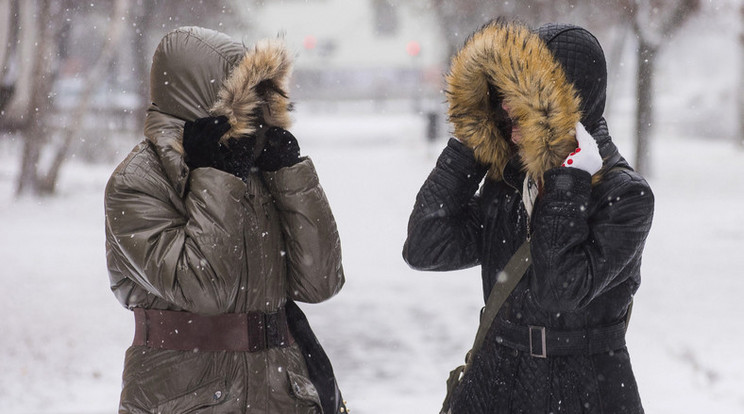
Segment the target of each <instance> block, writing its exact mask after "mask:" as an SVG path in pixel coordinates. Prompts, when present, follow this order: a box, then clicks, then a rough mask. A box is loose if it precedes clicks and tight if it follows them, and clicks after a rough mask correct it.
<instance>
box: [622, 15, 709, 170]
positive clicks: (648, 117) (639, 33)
mask: <svg viewBox="0 0 744 414" xmlns="http://www.w3.org/2000/svg"><path fill="white" fill-rule="evenodd" d="M619 5H620V6H621V7H622V11H623V12H624V13H625V14H626V15H627V16H628V17H629V18H630V21H631V22H632V24H631V27H632V28H633V32H634V33H635V36H636V38H637V39H638V46H637V48H636V105H637V106H636V113H635V143H636V157H635V168H636V169H637V170H638V171H639V172H641V173H642V174H647V175H648V174H650V173H651V171H650V167H651V161H650V160H651V153H650V150H651V148H650V139H651V131H652V127H653V124H654V99H653V98H654V74H655V70H656V58H657V56H658V54H659V51H660V50H661V49H662V48H663V47H664V43H665V42H666V41H667V40H668V39H669V38H671V36H672V35H673V34H674V32H676V31H677V30H678V29H679V28H680V27H682V25H683V24H684V23H685V22H686V21H687V20H688V19H689V18H690V17H691V16H693V15H694V14H695V13H696V12H697V11H698V10H699V9H700V0H651V1H640V0H623V1H621V2H620V3H619Z"/></svg>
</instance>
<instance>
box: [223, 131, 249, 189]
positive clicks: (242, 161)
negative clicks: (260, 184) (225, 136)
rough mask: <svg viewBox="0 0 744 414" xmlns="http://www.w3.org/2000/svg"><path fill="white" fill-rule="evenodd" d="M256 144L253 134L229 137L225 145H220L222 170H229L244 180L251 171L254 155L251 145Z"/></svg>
mask: <svg viewBox="0 0 744 414" xmlns="http://www.w3.org/2000/svg"><path fill="white" fill-rule="evenodd" d="M255 145H256V137H254V136H253V135H244V136H242V137H240V138H231V139H229V140H228V141H227V145H226V146H225V145H223V146H221V147H220V151H221V152H222V153H223V154H224V158H225V166H224V171H225V172H229V173H230V174H233V175H235V176H237V177H240V178H242V179H243V180H245V179H246V178H248V174H250V173H251V168H253V162H254V158H255V155H254V153H253V147H254V146H255Z"/></svg>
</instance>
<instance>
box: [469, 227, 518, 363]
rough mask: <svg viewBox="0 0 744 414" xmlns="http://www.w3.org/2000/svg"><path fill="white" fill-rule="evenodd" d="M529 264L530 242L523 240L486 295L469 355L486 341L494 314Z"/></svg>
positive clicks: (497, 311) (494, 317)
mask: <svg viewBox="0 0 744 414" xmlns="http://www.w3.org/2000/svg"><path fill="white" fill-rule="evenodd" d="M531 263H532V255H531V254H530V242H529V240H525V242H524V243H522V245H521V246H519V249H517V252H516V253H514V255H513V256H512V257H511V259H509V262H508V263H507V264H506V267H504V270H502V271H501V272H499V274H498V276H497V277H496V283H494V285H493V287H492V288H491V293H490V294H489V295H488V302H486V307H485V308H484V309H483V314H482V315H481V323H480V326H478V333H477V334H476V335H475V342H474V343H473V348H472V349H471V350H470V354H471V355H472V354H473V353H474V352H475V351H476V350H477V349H478V348H480V346H481V345H483V341H485V340H486V334H487V333H488V330H489V329H490V328H491V324H492V323H493V320H494V319H496V314H497V313H499V310H500V309H501V306H502V305H503V304H504V302H505V301H506V298H508V297H509V295H510V294H511V293H512V291H513V290H514V288H515V287H516V286H517V283H519V281H520V280H521V279H522V276H523V275H524V273H525V272H526V271H527V268H528V267H530V264H531ZM468 359H469V358H468Z"/></svg>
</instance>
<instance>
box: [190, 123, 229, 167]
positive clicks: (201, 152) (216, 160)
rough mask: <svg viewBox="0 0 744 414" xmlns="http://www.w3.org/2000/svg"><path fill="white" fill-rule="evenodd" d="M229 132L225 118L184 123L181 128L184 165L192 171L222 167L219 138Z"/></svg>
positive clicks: (222, 154)
mask: <svg viewBox="0 0 744 414" xmlns="http://www.w3.org/2000/svg"><path fill="white" fill-rule="evenodd" d="M228 130H230V124H229V123H228V122H227V117H226V116H218V117H206V118H199V119H196V120H194V121H193V122H192V121H186V123H185V124H184V126H183V149H184V151H185V152H186V165H188V166H189V168H191V169H192V170H193V169H195V168H202V167H215V168H220V166H224V163H225V159H224V153H223V152H222V151H220V138H222V136H223V135H225V133H226V132H227V131H228Z"/></svg>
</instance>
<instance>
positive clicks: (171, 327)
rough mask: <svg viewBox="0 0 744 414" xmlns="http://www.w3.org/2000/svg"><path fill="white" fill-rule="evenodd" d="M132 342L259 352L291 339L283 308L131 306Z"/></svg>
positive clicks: (180, 348)
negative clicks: (210, 310) (218, 310)
mask: <svg viewBox="0 0 744 414" xmlns="http://www.w3.org/2000/svg"><path fill="white" fill-rule="evenodd" d="M134 322H135V331H134V341H133V342H132V345H133V346H147V347H150V348H157V349H170V350H178V351H196V350H198V351H233V352H259V351H262V350H265V349H268V348H277V347H285V346H289V345H291V344H293V343H294V338H292V335H291V333H290V331H289V326H288V325H287V314H286V312H285V310H284V308H283V307H282V308H280V309H279V311H277V312H275V313H263V312H248V313H225V314H219V315H210V316H205V315H198V314H196V313H191V312H179V311H167V310H155V309H142V308H134Z"/></svg>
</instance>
